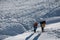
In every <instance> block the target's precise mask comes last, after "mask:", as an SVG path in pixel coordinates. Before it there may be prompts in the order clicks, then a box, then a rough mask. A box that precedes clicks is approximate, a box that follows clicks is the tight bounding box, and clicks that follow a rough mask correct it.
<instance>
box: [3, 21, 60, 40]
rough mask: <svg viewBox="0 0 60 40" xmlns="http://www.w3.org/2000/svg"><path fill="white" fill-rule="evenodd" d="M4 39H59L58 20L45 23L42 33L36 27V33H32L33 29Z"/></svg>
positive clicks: (59, 25)
mask: <svg viewBox="0 0 60 40" xmlns="http://www.w3.org/2000/svg"><path fill="white" fill-rule="evenodd" d="M4 40H60V22H58V23H54V24H49V25H46V27H45V32H43V33H41V30H40V28H38V29H37V33H33V31H31V32H25V33H23V34H19V35H16V36H11V37H9V38H6V39H4Z"/></svg>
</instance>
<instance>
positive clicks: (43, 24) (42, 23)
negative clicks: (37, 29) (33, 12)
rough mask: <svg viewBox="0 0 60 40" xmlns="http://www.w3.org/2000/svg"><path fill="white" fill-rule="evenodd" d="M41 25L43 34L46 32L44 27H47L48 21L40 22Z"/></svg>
mask: <svg viewBox="0 0 60 40" xmlns="http://www.w3.org/2000/svg"><path fill="white" fill-rule="evenodd" d="M40 25H41V30H42V32H44V27H45V25H46V21H42V22H40Z"/></svg>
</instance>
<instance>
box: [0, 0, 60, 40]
mask: <svg viewBox="0 0 60 40" xmlns="http://www.w3.org/2000/svg"><path fill="white" fill-rule="evenodd" d="M40 18H43V19H44V20H46V22H47V25H49V26H50V24H53V25H55V24H54V23H57V22H60V0H0V40H3V39H5V40H6V39H7V40H8V39H9V40H11V39H10V38H13V39H14V38H15V37H18V38H16V40H19V39H20V38H21V40H25V39H26V40H27V39H30V40H37V39H38V40H39V39H40V38H38V37H40V35H41V30H40V29H38V30H37V31H38V32H37V34H34V33H33V31H32V32H30V31H31V30H33V23H34V22H38V23H39V22H40V21H41V19H40ZM57 25H58V24H57ZM39 27H40V25H39ZM51 27H52V26H51ZM57 28H58V26H57ZM47 29H48V28H47ZM47 29H46V30H47ZM39 30H40V31H39ZM27 31H29V32H27ZM48 31H49V33H50V30H48ZM51 31H52V30H51ZM57 31H59V30H57ZM57 31H56V32H57ZM26 32H27V33H26ZM47 33H48V32H46V35H45V36H46V37H48V36H47ZM28 34H29V35H33V36H32V37H31V38H30V36H29V35H28ZM42 34H43V35H44V34H45V33H42ZM56 34H57V35H59V32H58V33H56ZM17 35H18V36H17ZM26 35H27V36H26ZM23 36H24V37H23ZM19 37H20V38H19ZM59 37H60V36H58V38H59ZM43 38H45V37H43Z"/></svg>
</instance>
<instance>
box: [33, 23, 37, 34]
mask: <svg viewBox="0 0 60 40" xmlns="http://www.w3.org/2000/svg"><path fill="white" fill-rule="evenodd" d="M37 26H38V23H37V22H35V23H34V33H35V32H36V29H37Z"/></svg>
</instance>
